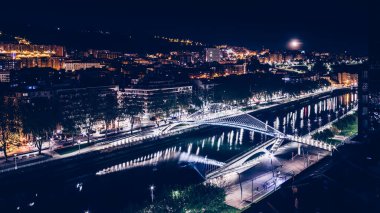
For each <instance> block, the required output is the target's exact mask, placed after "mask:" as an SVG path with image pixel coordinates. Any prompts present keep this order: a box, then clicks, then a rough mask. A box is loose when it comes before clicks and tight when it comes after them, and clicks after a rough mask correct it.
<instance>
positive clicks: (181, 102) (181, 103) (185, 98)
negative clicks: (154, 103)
mask: <svg viewBox="0 0 380 213" xmlns="http://www.w3.org/2000/svg"><path fill="white" fill-rule="evenodd" d="M176 99H177V103H176V107H178V111H179V117H180V118H181V116H182V112H183V110H187V109H189V107H190V103H191V95H190V94H188V93H180V94H178V95H177V96H176Z"/></svg>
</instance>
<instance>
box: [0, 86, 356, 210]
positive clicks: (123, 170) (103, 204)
mask: <svg viewBox="0 0 380 213" xmlns="http://www.w3.org/2000/svg"><path fill="white" fill-rule="evenodd" d="M353 102H357V95H356V94H353V93H352V94H351V93H349V94H346V95H341V96H337V97H333V98H328V99H324V100H321V101H318V102H316V103H311V104H308V105H304V106H300V107H295V108H291V109H287V110H284V111H277V112H275V113H273V112H266V113H260V114H257V115H254V116H255V117H257V118H258V119H260V120H262V121H263V122H268V125H270V126H273V127H274V128H276V129H278V130H279V131H281V132H285V133H287V134H296V135H304V134H307V133H309V132H310V131H312V130H313V129H315V128H318V127H319V126H321V125H324V124H325V123H327V122H329V121H331V120H334V119H335V118H336V117H337V116H338V115H342V114H343V113H346V112H348V111H349V110H350V109H351V108H352V107H353V105H352V104H351V103H353ZM268 139H270V137H267V136H265V135H262V134H260V133H255V132H252V131H247V130H243V129H236V128H228V127H207V128H205V129H203V130H201V131H197V132H194V133H191V134H187V135H182V136H179V137H176V138H170V139H165V140H162V141H160V143H163V142H165V141H166V143H163V144H165V145H162V146H157V148H154V149H152V150H150V151H149V150H144V151H140V152H139V153H133V155H125V156H123V158H118V159H117V160H113V161H112V162H104V163H102V164H99V165H98V166H97V167H96V168H95V169H94V171H93V173H91V174H87V173H86V174H76V176H75V177H71V179H70V180H65V182H64V183H61V184H62V185H59V184H57V183H56V182H54V181H51V180H45V179H41V181H40V182H41V183H39V182H35V183H33V184H31V185H28V186H24V188H20V187H18V186H12V189H11V190H10V191H12V193H10V194H7V195H6V197H0V198H1V199H3V200H5V201H6V204H7V205H10V206H11V208H12V209H13V210H15V209H16V207H17V206H18V205H22V204H20V203H19V202H21V201H19V200H21V199H20V197H21V195H22V196H24V195H25V194H31V195H34V194H35V193H38V195H39V197H38V199H39V200H33V202H34V201H35V202H36V205H35V206H34V207H33V208H36V209H37V208H40V209H39V210H40V211H39V212H47V211H56V210H57V209H56V207H57V206H60V209H62V211H63V212H83V210H87V209H89V210H90V212H91V211H97V212H104V211H108V212H118V211H120V210H121V209H123V208H125V206H126V205H127V206H128V203H135V202H139V201H141V200H145V199H149V190H147V189H148V186H149V185H151V184H155V185H156V187H157V190H160V187H163V186H164V185H173V184H180V185H183V184H190V183H195V182H199V181H202V179H201V178H200V177H199V176H200V174H201V173H203V172H204V171H206V170H208V169H210V168H212V166H221V165H222V164H223V163H224V162H226V161H227V160H228V159H230V158H232V157H233V156H235V155H237V154H239V153H241V152H243V151H244V150H246V149H248V148H250V147H252V146H254V145H256V144H258V143H261V142H264V141H266V140H268ZM96 174H97V175H96ZM77 183H81V184H82V183H83V190H82V191H81V192H78V190H77V189H76V188H75V186H76V185H77ZM25 187H28V188H25ZM58 187H62V188H59V189H57V188H58ZM0 196H1V195H0ZM7 199H8V200H7ZM63 201H64V202H65V205H62V202H63Z"/></svg>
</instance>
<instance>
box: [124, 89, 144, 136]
mask: <svg viewBox="0 0 380 213" xmlns="http://www.w3.org/2000/svg"><path fill="white" fill-rule="evenodd" d="M142 113H144V108H143V103H142V102H141V101H138V100H137V98H135V97H133V96H124V97H123V99H122V103H121V115H122V117H125V118H127V119H129V121H130V124H131V134H132V132H133V126H134V124H135V121H136V118H137V116H138V115H140V114H142Z"/></svg>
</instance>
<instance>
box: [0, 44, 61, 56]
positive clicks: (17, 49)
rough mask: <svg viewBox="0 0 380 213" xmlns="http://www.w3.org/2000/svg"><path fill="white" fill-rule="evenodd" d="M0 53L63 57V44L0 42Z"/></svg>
mask: <svg viewBox="0 0 380 213" xmlns="http://www.w3.org/2000/svg"><path fill="white" fill-rule="evenodd" d="M0 53H3V54H16V58H25V57H50V56H56V57H64V56H65V55H64V54H65V50H64V47H63V46H58V45H37V44H33V45H28V44H1V43H0Z"/></svg>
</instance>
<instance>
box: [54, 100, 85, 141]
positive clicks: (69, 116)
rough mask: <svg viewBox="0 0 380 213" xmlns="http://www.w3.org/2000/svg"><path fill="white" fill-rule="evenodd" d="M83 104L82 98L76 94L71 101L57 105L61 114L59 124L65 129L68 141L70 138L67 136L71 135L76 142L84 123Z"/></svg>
mask: <svg viewBox="0 0 380 213" xmlns="http://www.w3.org/2000/svg"><path fill="white" fill-rule="evenodd" d="M57 101H58V100H57ZM82 102H83V99H82V96H80V95H78V94H75V95H72V97H71V99H70V101H65V102H56V103H55V104H56V106H57V108H58V112H59V117H58V118H59V123H60V124H61V125H62V127H63V133H64V134H65V135H66V141H67V138H68V136H67V135H71V136H72V140H73V142H74V136H75V135H76V134H77V133H78V132H79V130H80V127H81V125H82V123H83V113H84V112H83V109H82Z"/></svg>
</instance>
